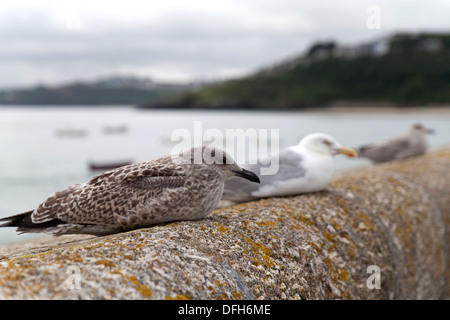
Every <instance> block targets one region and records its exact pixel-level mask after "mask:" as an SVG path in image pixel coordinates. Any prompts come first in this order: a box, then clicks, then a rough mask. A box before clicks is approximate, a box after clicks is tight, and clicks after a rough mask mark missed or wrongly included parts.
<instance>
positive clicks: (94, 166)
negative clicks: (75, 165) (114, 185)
mask: <svg viewBox="0 0 450 320" xmlns="http://www.w3.org/2000/svg"><path fill="white" fill-rule="evenodd" d="M132 163H133V161H120V162H107V163H106V162H104V163H97V162H90V163H89V169H91V170H93V171H94V170H112V169H116V168H119V167H123V166H127V165H129V164H132Z"/></svg>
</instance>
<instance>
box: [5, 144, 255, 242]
mask: <svg viewBox="0 0 450 320" xmlns="http://www.w3.org/2000/svg"><path fill="white" fill-rule="evenodd" d="M230 176H238V177H240V178H244V179H247V180H249V181H253V182H259V178H258V176H257V175H256V174H254V173H253V172H250V171H247V170H245V169H241V168H240V167H239V166H238V165H237V164H235V163H234V161H233V159H232V158H231V157H230V156H229V155H228V154H227V153H225V152H224V151H222V150H220V149H218V148H213V147H210V146H200V147H194V148H192V149H191V150H190V151H188V152H185V153H181V154H179V155H177V156H174V155H169V156H165V157H162V158H159V159H156V160H150V161H146V162H141V163H136V164H132V165H127V166H123V167H120V168H117V169H115V170H111V171H108V172H105V173H103V174H101V175H98V176H96V177H94V178H93V179H91V180H90V181H89V182H87V183H82V184H75V185H72V186H70V187H68V188H67V189H65V190H62V191H58V192H55V193H54V194H52V195H51V196H50V197H48V198H47V199H46V200H45V201H44V202H42V203H41V204H40V205H39V206H38V207H37V208H36V209H35V210H31V211H27V212H24V213H21V214H18V215H14V216H10V217H6V218H3V219H0V221H7V222H6V223H5V224H3V225H1V226H2V227H17V232H20V233H42V232H43V233H50V234H54V235H62V234H80V233H82V234H94V235H102V234H108V233H115V232H121V231H126V230H131V229H136V228H141V227H146V226H150V225H154V224H157V223H162V222H168V221H176V220H198V219H202V218H204V217H206V216H207V215H208V214H209V213H210V212H211V211H212V210H213V209H214V208H215V207H216V205H217V203H218V202H219V200H220V198H221V196H222V193H223V186H224V180H225V179H226V178H228V177H230Z"/></svg>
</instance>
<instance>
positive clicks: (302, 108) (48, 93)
mask: <svg viewBox="0 0 450 320" xmlns="http://www.w3.org/2000/svg"><path fill="white" fill-rule="evenodd" d="M449 14H450V2H449V1H447V0H429V1H421V0H409V1H406V0H397V1H389V0H385V1H381V0H380V1H372V0H370V1H366V0H360V1H349V0H341V1H331V0H304V1H298V0H257V1H256V0H254V1H252V0H247V1H238V0H228V1H222V0H216V1H205V0H191V1H181V0H180V1H175V0H165V1H154V0H145V1H143V0H142V1H141V0H127V1H116V0H112V1H111V0H110V1H106V0H89V1H87V0H86V1H84V0H78V1H74V0H54V1H52V0H34V1H32V0H0V42H1V50H0V217H3V216H8V215H11V214H15V213H20V212H23V211H27V210H30V209H32V208H34V207H36V206H37V205H38V204H39V203H40V202H41V201H42V200H44V199H45V198H46V197H47V196H49V195H50V194H51V193H53V192H55V191H58V190H60V189H63V188H65V187H67V186H68V185H70V184H74V183H80V182H85V181H87V180H88V179H90V178H91V177H93V176H95V175H97V174H99V173H101V172H102V171H104V170H107V169H109V168H111V167H114V166H119V165H123V164H127V163H133V162H138V161H144V160H148V159H152V158H156V157H159V156H162V155H165V154H169V153H171V151H172V149H173V148H174V146H175V145H176V144H177V143H178V141H172V140H171V136H172V133H173V132H174V130H176V129H185V130H188V131H189V132H193V130H194V122H195V121H201V123H202V127H203V130H207V129H219V130H220V131H221V132H225V131H226V130H227V129H238V128H243V129H248V128H254V129H256V130H258V129H269V132H270V129H277V130H279V136H280V140H279V144H280V147H286V146H290V145H293V144H297V143H298V141H299V140H300V139H301V138H302V137H303V136H304V135H306V134H308V133H311V132H325V133H328V134H330V135H332V136H334V137H335V138H336V139H337V140H339V141H340V142H341V143H342V144H343V145H346V146H348V147H357V146H360V145H362V144H367V143H372V142H377V141H380V140H384V139H388V138H390V137H393V136H397V135H400V134H403V133H406V132H407V130H408V129H409V127H410V125H411V124H413V123H416V122H421V123H423V124H424V125H425V126H426V127H429V128H432V129H434V130H435V134H434V135H432V136H429V137H428V141H429V145H430V149H437V148H442V147H445V146H448V145H449V144H450V108H449V106H450V63H449V61H450V19H449V18H448V17H449ZM224 135H225V133H224ZM263 138H265V139H269V140H270V139H271V137H270V136H269V137H263ZM205 142H209V141H205ZM256 147H257V146H255V145H249V148H256ZM335 160H336V166H337V169H338V170H346V169H349V168H352V167H357V166H368V165H371V163H370V161H368V160H366V159H348V158H344V157H336V159H335ZM29 237H30V236H16V235H15V233H14V230H12V229H11V230H9V229H6V228H5V229H2V230H0V244H1V243H6V242H13V241H18V240H22V239H27V238H29Z"/></svg>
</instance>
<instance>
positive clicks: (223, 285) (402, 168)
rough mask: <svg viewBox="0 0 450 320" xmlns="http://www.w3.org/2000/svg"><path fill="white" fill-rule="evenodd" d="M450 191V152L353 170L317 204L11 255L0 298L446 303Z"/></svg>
mask: <svg viewBox="0 0 450 320" xmlns="http://www.w3.org/2000/svg"><path fill="white" fill-rule="evenodd" d="M449 190H450V149H449V150H441V151H438V152H434V153H432V154H429V155H426V156H423V157H418V158H415V159H411V160H406V161H401V162H397V163H392V164H386V165H380V166H374V167H371V168H363V169H359V170H353V171H350V172H346V173H342V174H340V175H339V176H338V177H336V178H335V179H334V181H333V183H332V184H331V185H330V187H329V188H328V189H327V191H324V192H320V193H316V194H308V195H301V196H296V197H286V198H271V199H263V200H260V201H255V202H249V203H245V204H241V205H237V206H233V207H229V208H225V209H218V210H215V211H214V212H213V213H212V214H211V215H210V216H209V217H208V218H207V219H204V220H201V221H184V222H177V223H172V224H168V225H164V226H156V227H153V228H147V229H140V230H135V231H132V232H127V233H122V234H116V235H111V236H106V237H100V238H89V239H86V238H84V239H82V240H78V241H74V240H73V239H72V240H71V242H69V243H63V244H58V245H50V246H44V247H41V248H37V249H34V250H31V251H25V252H23V251H22V252H16V253H14V254H13V253H8V254H7V255H6V256H4V257H0V259H2V260H1V261H0V298H20V299H23V298H31V299H330V298H331V299H334V298H339V299H439V298H446V297H447V295H446V294H447V293H448V291H447V293H446V285H447V284H448V283H449V281H447V280H446V278H447V279H450V278H449V276H450V274H449V272H448V270H447V268H446V265H447V264H448V262H449V261H448V257H449V255H448V248H447V247H446V244H447V243H448V234H447V235H446V233H445V229H446V226H448V225H449V222H450V220H449V219H450V212H449V211H450V197H449ZM371 265H376V266H378V267H379V268H380V269H379V270H380V276H381V288H380V289H372V290H371V289H369V288H368V287H367V280H368V277H369V276H370V275H371V274H368V273H367V268H368V267H369V266H371ZM446 273H447V274H446ZM446 276H447V277H446ZM371 280H372V279H369V283H370V284H374V283H375V282H374V281H371Z"/></svg>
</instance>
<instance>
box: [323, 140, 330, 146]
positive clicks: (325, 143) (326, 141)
mask: <svg viewBox="0 0 450 320" xmlns="http://www.w3.org/2000/svg"><path fill="white" fill-rule="evenodd" d="M322 142H323V144H324V145H326V146H331V144H332V143H331V142H330V141H328V140H323V141H322Z"/></svg>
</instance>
